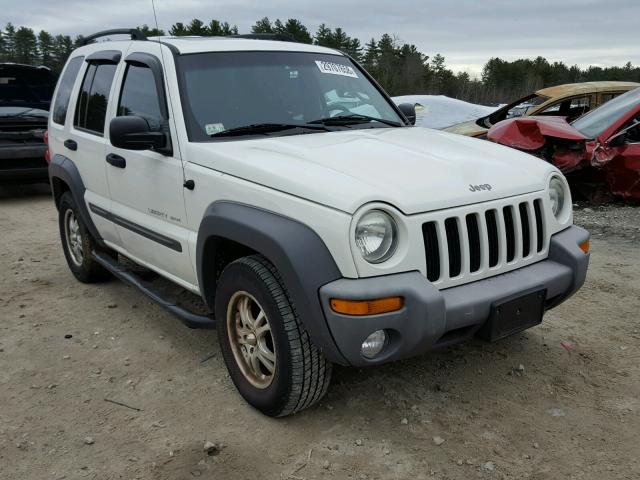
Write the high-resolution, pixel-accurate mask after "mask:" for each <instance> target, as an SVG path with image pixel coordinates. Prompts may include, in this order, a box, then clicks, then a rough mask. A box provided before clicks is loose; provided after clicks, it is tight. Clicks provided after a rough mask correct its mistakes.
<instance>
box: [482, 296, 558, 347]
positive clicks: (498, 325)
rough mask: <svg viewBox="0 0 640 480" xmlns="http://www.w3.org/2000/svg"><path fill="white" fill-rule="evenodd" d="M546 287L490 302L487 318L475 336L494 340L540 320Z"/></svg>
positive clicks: (542, 313)
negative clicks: (489, 311)
mask: <svg viewBox="0 0 640 480" xmlns="http://www.w3.org/2000/svg"><path fill="white" fill-rule="evenodd" d="M546 298H547V289H546V288H543V289H535V290H533V291H530V292H528V293H524V294H523V293H521V292H520V293H518V294H517V295H513V296H511V297H507V298H504V299H502V300H500V301H497V302H494V303H492V304H491V313H490V314H489V318H488V320H487V321H486V322H485V324H484V325H483V326H482V327H481V328H480V330H478V333H476V336H477V337H479V338H481V339H483V340H487V341H489V342H496V341H498V340H501V339H503V338H506V337H509V336H511V335H514V334H516V333H518V332H521V331H523V330H526V329H527V328H530V327H533V326H535V325H538V324H539V323H541V322H542V317H543V315H544V310H545V308H544V305H545V300H546Z"/></svg>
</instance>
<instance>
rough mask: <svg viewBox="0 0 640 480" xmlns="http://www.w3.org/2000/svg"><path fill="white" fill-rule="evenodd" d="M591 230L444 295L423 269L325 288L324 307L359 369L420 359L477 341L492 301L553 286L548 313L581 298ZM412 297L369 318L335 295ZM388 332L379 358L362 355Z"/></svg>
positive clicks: (576, 231)
mask: <svg viewBox="0 0 640 480" xmlns="http://www.w3.org/2000/svg"><path fill="white" fill-rule="evenodd" d="M588 239H589V233H588V232H587V231H586V230H584V229H582V228H580V227H576V226H572V227H570V228H568V229H566V230H563V231H562V232H560V233H557V234H556V235H554V236H553V237H551V243H550V248H549V256H548V258H547V259H546V260H543V261H540V262H537V263H534V264H532V265H529V266H526V267H523V268H520V269H518V270H513V271H511V272H507V273H504V274H501V275H497V276H494V277H490V278H486V279H484V280H479V281H477V282H473V283H468V284H465V285H461V286H458V287H452V288H448V289H445V290H438V289H437V288H436V287H434V286H433V285H432V284H431V283H430V282H429V281H428V280H427V279H426V277H425V276H424V275H422V274H421V273H419V272H407V273H400V274H393V275H386V276H382V277H371V278H362V279H344V278H343V279H339V280H336V281H334V282H331V283H329V284H327V285H324V286H323V287H322V288H320V300H321V303H322V308H323V311H324V314H325V317H326V319H327V323H328V325H329V329H330V330H331V334H332V335H333V338H334V340H335V342H336V345H337V347H338V349H339V350H340V353H342V355H343V356H344V357H345V358H346V359H347V361H348V362H349V363H350V364H351V365H354V366H362V365H372V364H379V363H386V362H390V361H394V360H399V359H402V358H407V357H411V356H415V355H419V354H421V353H424V352H426V351H428V350H431V349H433V348H437V347H441V346H445V345H450V344H452V343H457V342H460V341H463V340H465V339H468V338H469V337H471V336H473V335H474V334H475V333H476V332H477V331H478V329H480V327H482V325H483V324H484V323H485V322H486V321H487V319H488V318H489V314H490V311H491V306H492V304H494V303H496V302H499V301H501V300H503V299H505V298H509V297H513V296H514V295H518V294H519V293H526V292H530V291H533V290H538V289H546V292H547V293H546V295H547V296H546V303H545V307H546V309H550V308H553V307H555V306H557V305H559V304H560V303H562V302H563V301H564V300H566V299H567V298H569V297H570V296H571V295H572V294H573V293H575V292H576V291H577V290H578V289H579V288H580V287H581V286H582V284H583V283H584V281H585V278H586V275H587V266H588V263H589V254H585V253H584V252H583V251H582V250H581V249H580V247H579V245H580V244H581V243H583V242H585V241H586V240H588ZM396 295H397V296H402V297H404V301H405V303H404V306H403V308H402V309H401V310H399V311H396V312H392V313H386V314H379V315H369V316H361V317H353V316H347V315H342V314H339V313H336V312H334V311H333V310H332V309H331V307H330V300H331V299H332V298H342V299H349V300H362V299H374V298H383V297H389V296H396ZM381 329H385V330H386V331H387V333H388V343H387V346H386V347H385V349H384V350H383V352H382V353H381V354H380V355H379V356H378V357H376V358H375V359H367V358H364V357H363V356H362V355H361V354H360V348H361V345H362V342H363V341H364V340H365V339H366V338H367V337H368V336H369V335H370V334H371V333H372V332H374V331H375V330H381Z"/></svg>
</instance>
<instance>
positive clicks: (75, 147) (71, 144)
mask: <svg viewBox="0 0 640 480" xmlns="http://www.w3.org/2000/svg"><path fill="white" fill-rule="evenodd" d="M64 146H65V147H67V148H68V149H69V150H73V151H74V152H75V151H76V150H78V142H76V141H75V140H71V139H70V138H68V139H67V140H65V141H64Z"/></svg>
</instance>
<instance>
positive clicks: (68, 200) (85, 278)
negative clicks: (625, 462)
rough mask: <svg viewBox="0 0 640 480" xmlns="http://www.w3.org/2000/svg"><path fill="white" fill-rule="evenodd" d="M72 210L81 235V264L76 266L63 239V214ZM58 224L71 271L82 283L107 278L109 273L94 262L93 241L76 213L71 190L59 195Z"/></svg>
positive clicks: (100, 280)
mask: <svg viewBox="0 0 640 480" xmlns="http://www.w3.org/2000/svg"><path fill="white" fill-rule="evenodd" d="M69 209H71V210H73V212H74V213H75V216H76V218H77V219H78V223H79V225H80V233H81V235H82V256H83V259H82V265H81V266H80V267H78V266H77V265H75V264H74V263H73V261H72V260H71V256H70V255H71V254H70V253H69V252H68V251H67V242H66V240H65V228H64V215H65V213H66V211H67V210H69ZM58 226H59V228H60V240H61V241H62V250H63V252H64V256H65V258H66V260H67V264H68V265H69V269H70V270H71V273H73V275H74V276H75V277H76V279H78V280H79V281H80V282H82V283H98V282H104V281H106V280H109V279H110V278H111V277H112V276H111V274H110V273H109V272H108V271H107V270H106V269H105V268H103V267H102V265H100V264H99V263H98V262H96V261H95V260H94V258H93V256H92V253H91V252H93V250H94V249H95V248H96V245H95V241H94V239H93V238H92V237H91V234H90V233H89V230H87V228H86V227H85V225H84V223H82V218H81V217H80V215H79V214H78V209H77V207H76V203H75V200H74V199H73V196H72V195H71V192H64V193H63V194H62V196H61V197H60V203H59V206H58Z"/></svg>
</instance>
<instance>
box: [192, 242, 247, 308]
mask: <svg viewBox="0 0 640 480" xmlns="http://www.w3.org/2000/svg"><path fill="white" fill-rule="evenodd" d="M256 253H259V252H256V251H255V250H253V249H252V248H249V247H247V246H246V245H243V244H241V243H238V242H234V241H233V240H229V239H228V238H224V237H218V236H213V237H211V238H209V239H207V242H206V243H205V247H204V250H203V258H202V261H203V262H204V263H203V265H206V268H204V269H203V273H204V275H205V278H203V279H202V280H203V285H202V287H203V293H204V296H205V300H206V302H207V304H208V305H209V306H210V307H213V305H214V303H215V295H216V284H217V283H218V278H220V275H221V274H222V271H223V270H224V269H225V267H226V266H227V265H229V264H230V263H231V262H233V261H235V260H237V259H239V258H242V257H246V256H249V255H254V254H256ZM211 266H212V267H213V268H211Z"/></svg>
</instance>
